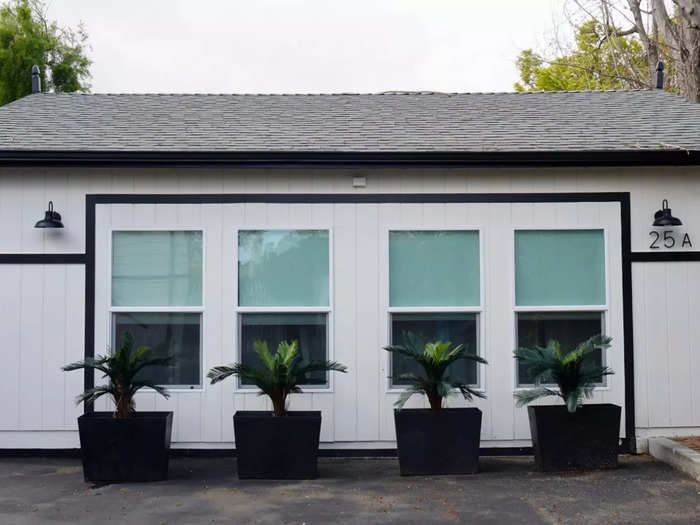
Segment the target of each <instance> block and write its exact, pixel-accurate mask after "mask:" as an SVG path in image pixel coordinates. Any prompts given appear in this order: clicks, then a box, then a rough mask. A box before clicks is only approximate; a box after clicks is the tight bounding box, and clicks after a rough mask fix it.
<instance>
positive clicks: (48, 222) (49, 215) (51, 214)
mask: <svg viewBox="0 0 700 525" xmlns="http://www.w3.org/2000/svg"><path fill="white" fill-rule="evenodd" d="M34 227H35V228H63V223H62V222H61V214H60V213H58V212H57V211H53V201H49V209H48V210H46V213H45V214H44V218H43V219H42V220H40V221H39V222H37V223H36V224H35V225H34Z"/></svg>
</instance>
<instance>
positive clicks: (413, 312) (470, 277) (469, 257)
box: [389, 230, 481, 387]
mask: <svg viewBox="0 0 700 525" xmlns="http://www.w3.org/2000/svg"><path fill="white" fill-rule="evenodd" d="M480 290H481V289H480V254H479V232H478V231H473V230H448V231H445V230H439V231H437V230H394V231H390V232H389V316H390V323H391V330H390V335H391V343H392V344H397V345H400V344H404V343H405V336H406V334H408V333H411V334H413V335H414V336H416V337H417V338H418V339H419V340H420V341H422V342H423V343H425V342H430V341H438V340H439V341H451V342H452V343H453V345H458V344H462V345H464V346H466V347H467V349H468V350H469V351H471V352H474V353H478V351H479V329H478V326H479V312H480V308H481V292H480ZM390 359H391V385H392V386H397V387H401V386H402V385H403V384H405V381H403V380H401V379H400V376H401V374H405V373H421V372H422V370H421V369H420V368H419V366H418V365H416V364H415V363H414V362H412V361H410V360H408V359H407V358H405V357H402V356H400V355H397V354H391V356H390ZM448 373H449V374H451V375H453V376H457V377H462V378H463V379H465V380H466V381H467V382H468V383H469V384H478V383H479V380H478V374H477V369H476V364H475V363H473V362H466V361H460V362H457V363H454V364H452V365H450V367H449V368H448Z"/></svg>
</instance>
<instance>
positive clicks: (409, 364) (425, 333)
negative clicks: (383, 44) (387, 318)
mask: <svg viewBox="0 0 700 525" xmlns="http://www.w3.org/2000/svg"><path fill="white" fill-rule="evenodd" d="M407 332H411V333H412V334H414V335H416V336H418V338H419V339H420V340H421V341H422V342H423V343H426V342H429V343H432V342H435V341H451V342H452V344H453V346H457V345H459V344H463V345H464V346H466V347H467V349H468V350H469V351H470V352H473V353H476V352H477V348H478V345H477V315H476V314H464V313H436V314H427V313H425V314H392V315H391V341H392V344H395V345H402V344H404V334H406V333H407ZM406 373H413V374H416V375H421V376H425V372H424V371H423V368H422V367H421V366H420V365H418V364H417V363H415V362H414V361H411V360H410V359H409V358H407V357H404V356H401V355H398V354H391V375H392V380H391V383H392V385H405V384H407V382H406V381H405V380H401V379H399V376H400V375H401V374H406ZM447 374H449V375H452V376H455V377H460V378H462V379H464V380H465V381H466V382H467V383H468V384H471V385H474V384H476V383H477V374H476V363H474V362H473V361H457V362H455V363H453V364H451V365H450V366H449V367H448V368H447Z"/></svg>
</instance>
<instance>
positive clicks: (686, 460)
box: [649, 437, 700, 481]
mask: <svg viewBox="0 0 700 525" xmlns="http://www.w3.org/2000/svg"><path fill="white" fill-rule="evenodd" d="M649 454H651V455H652V456H654V457H655V458H656V459H658V460H660V461H663V462H664V463H668V464H669V465H671V466H672V467H673V468H676V469H678V470H682V471H683V472H685V473H686V474H689V475H690V476H692V477H693V478H695V479H696V480H697V481H700V452H696V451H694V450H693V449H691V448H688V447H686V446H685V445H681V444H680V443H678V442H677V441H673V440H672V439H668V438H663V437H650V438H649Z"/></svg>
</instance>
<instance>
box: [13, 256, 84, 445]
mask: <svg viewBox="0 0 700 525" xmlns="http://www.w3.org/2000/svg"><path fill="white" fill-rule="evenodd" d="M84 288H85V273H84V269H83V267H82V266H72V265H45V266H44V265H0V289H2V294H0V310H1V311H2V312H3V322H2V323H0V339H1V340H2V357H3V366H2V367H0V396H2V399H3V400H4V403H3V418H2V422H0V431H3V430H11V431H16V430H27V431H56V430H61V431H63V430H75V429H76V428H77V424H76V420H75V418H76V417H77V415H78V414H79V413H80V409H79V408H78V407H76V406H75V402H74V400H75V396H77V395H78V394H79V393H80V392H81V390H82V386H83V377H82V375H81V373H80V372H72V373H66V372H63V371H62V370H61V367H62V366H63V365H64V364H66V363H69V362H72V361H77V360H80V359H82V357H83V348H84V345H83V320H84V308H83V304H84V301H83V297H84V293H83V290H84ZM20 445H21V444H20V443H18V446H20Z"/></svg>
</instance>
